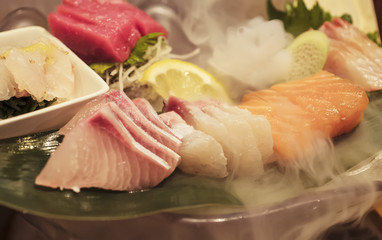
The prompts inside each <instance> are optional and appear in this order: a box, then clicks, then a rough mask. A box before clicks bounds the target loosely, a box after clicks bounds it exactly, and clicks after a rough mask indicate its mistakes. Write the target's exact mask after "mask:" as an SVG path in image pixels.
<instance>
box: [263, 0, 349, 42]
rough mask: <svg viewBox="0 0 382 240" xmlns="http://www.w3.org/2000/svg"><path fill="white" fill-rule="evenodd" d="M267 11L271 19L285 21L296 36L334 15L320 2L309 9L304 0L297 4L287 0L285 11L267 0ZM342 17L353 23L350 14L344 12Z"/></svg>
mask: <svg viewBox="0 0 382 240" xmlns="http://www.w3.org/2000/svg"><path fill="white" fill-rule="evenodd" d="M267 13H268V17H269V19H270V20H272V19H279V20H281V21H282V22H283V23H284V28H285V30H286V31H287V32H289V33H291V34H293V36H295V37H296V36H298V35H300V34H301V33H303V32H305V31H307V30H309V29H310V28H312V29H318V28H319V27H320V26H321V25H322V24H323V23H324V22H325V21H331V20H332V19H333V16H332V15H331V14H330V13H329V12H327V11H325V10H324V9H323V8H322V7H321V6H320V5H319V4H318V3H316V4H315V5H314V6H313V7H312V9H308V8H307V7H306V5H305V3H304V1H303V0H298V1H297V5H296V6H294V5H293V4H292V3H290V2H287V3H286V4H285V9H284V11H280V10H277V9H276V8H275V6H274V5H273V3H272V0H267ZM341 18H342V19H344V20H346V21H348V22H350V23H352V18H351V16H350V15H349V14H344V15H343V16H341Z"/></svg>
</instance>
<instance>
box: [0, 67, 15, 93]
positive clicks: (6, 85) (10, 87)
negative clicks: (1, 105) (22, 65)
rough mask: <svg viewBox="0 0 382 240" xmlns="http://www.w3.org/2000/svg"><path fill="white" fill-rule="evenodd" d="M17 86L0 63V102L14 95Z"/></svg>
mask: <svg viewBox="0 0 382 240" xmlns="http://www.w3.org/2000/svg"><path fill="white" fill-rule="evenodd" d="M16 90H17V85H16V83H15V82H14V80H13V76H12V74H11V73H10V72H9V70H8V68H6V67H5V66H4V64H3V62H0V101H3V100H8V99H10V98H11V97H13V96H15V95H16Z"/></svg>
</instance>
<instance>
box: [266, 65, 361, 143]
mask: <svg viewBox="0 0 382 240" xmlns="http://www.w3.org/2000/svg"><path fill="white" fill-rule="evenodd" d="M312 86H314V87H312ZM329 86H330V87H331V89H332V90H331V91H329V90H328V87H329ZM272 89H274V90H276V91H277V92H278V93H280V94H282V95H285V96H287V97H288V98H289V100H290V101H291V102H292V103H294V104H296V105H299V106H301V107H302V108H304V109H305V110H306V111H307V112H309V113H310V114H311V115H312V116H313V120H312V122H313V124H314V126H315V128H317V129H319V130H320V131H321V132H323V133H325V135H328V136H329V137H335V136H338V135H341V134H344V133H347V132H349V131H350V130H352V129H353V128H354V127H355V126H357V125H358V124H359V123H360V122H361V120H362V117H363V112H364V110H365V109H366V107H367V105H368V103H369V101H368V98H367V96H366V93H365V91H364V90H363V89H362V88H361V87H359V86H358V85H355V84H354V83H352V82H350V81H348V80H345V79H342V78H340V77H338V76H336V75H334V74H332V73H329V72H326V71H321V72H319V73H317V74H315V75H314V76H312V77H310V78H307V79H304V80H302V81H293V82H289V83H288V84H278V85H275V86H273V87H272Z"/></svg>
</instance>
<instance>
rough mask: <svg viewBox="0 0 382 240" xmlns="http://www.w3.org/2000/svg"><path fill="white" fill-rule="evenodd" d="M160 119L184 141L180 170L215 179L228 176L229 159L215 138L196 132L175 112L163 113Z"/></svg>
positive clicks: (180, 152)
mask: <svg viewBox="0 0 382 240" xmlns="http://www.w3.org/2000/svg"><path fill="white" fill-rule="evenodd" d="M159 117H160V118H161V119H162V120H163V122H164V123H166V124H167V125H168V126H169V127H170V128H171V129H172V130H173V131H174V133H175V134H176V135H177V136H178V137H179V138H180V139H181V140H182V147H181V148H180V150H179V155H180V156H181V158H182V161H181V163H180V165H179V168H180V169H181V170H182V171H183V172H185V173H189V174H194V175H200V176H208V177H214V178H223V177H226V176H227V175H228V171H227V158H226V157H225V155H224V152H223V148H222V146H221V145H220V143H218V142H217V141H216V139H215V138H213V137H212V136H210V135H208V134H205V133H204V132H202V131H199V130H195V129H194V128H193V127H192V126H191V125H188V124H187V123H186V122H185V121H184V120H183V119H182V118H181V117H180V116H179V115H178V114H177V113H175V112H173V111H170V112H166V113H162V114H160V115H159Z"/></svg>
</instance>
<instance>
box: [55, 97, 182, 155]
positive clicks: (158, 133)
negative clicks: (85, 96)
mask: <svg viewBox="0 0 382 240" xmlns="http://www.w3.org/2000/svg"><path fill="white" fill-rule="evenodd" d="M107 102H115V103H116V104H117V105H118V107H119V108H120V109H121V110H122V111H123V112H124V113H125V114H126V115H127V116H128V117H129V118H131V119H132V120H133V122H134V123H135V124H136V125H137V126H139V127H140V128H142V129H143V130H144V131H145V132H147V133H148V134H149V135H151V136H152V137H154V138H155V139H156V140H157V141H158V142H160V143H162V144H163V145H165V146H167V147H168V148H170V149H171V150H173V151H174V152H178V151H179V149H180V145H181V143H182V142H181V141H180V140H179V139H178V138H177V137H176V136H174V135H173V134H170V133H168V132H166V131H164V130H163V129H161V128H159V127H157V126H156V125H154V124H152V122H151V121H150V120H148V119H147V118H146V117H145V116H144V115H143V114H142V113H141V111H140V110H139V109H138V108H137V107H136V106H135V104H134V103H133V102H132V100H131V99H130V98H128V97H127V96H126V94H125V93H124V92H121V91H118V90H111V91H109V92H108V93H106V94H103V95H101V96H100V97H98V98H96V99H95V100H93V101H90V102H88V103H87V104H86V105H85V106H84V107H83V108H82V109H80V111H78V113H77V114H76V115H75V116H74V117H73V118H72V119H71V120H70V121H69V122H68V123H67V124H66V125H65V126H64V127H62V128H61V129H60V134H64V135H66V134H67V133H68V132H70V131H71V129H72V128H74V127H75V126H76V125H77V124H78V123H79V122H80V121H81V120H82V119H85V118H87V117H88V116H91V115H92V114H93V113H94V112H96V111H97V110H98V109H99V107H100V106H102V105H103V104H104V103H107Z"/></svg>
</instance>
